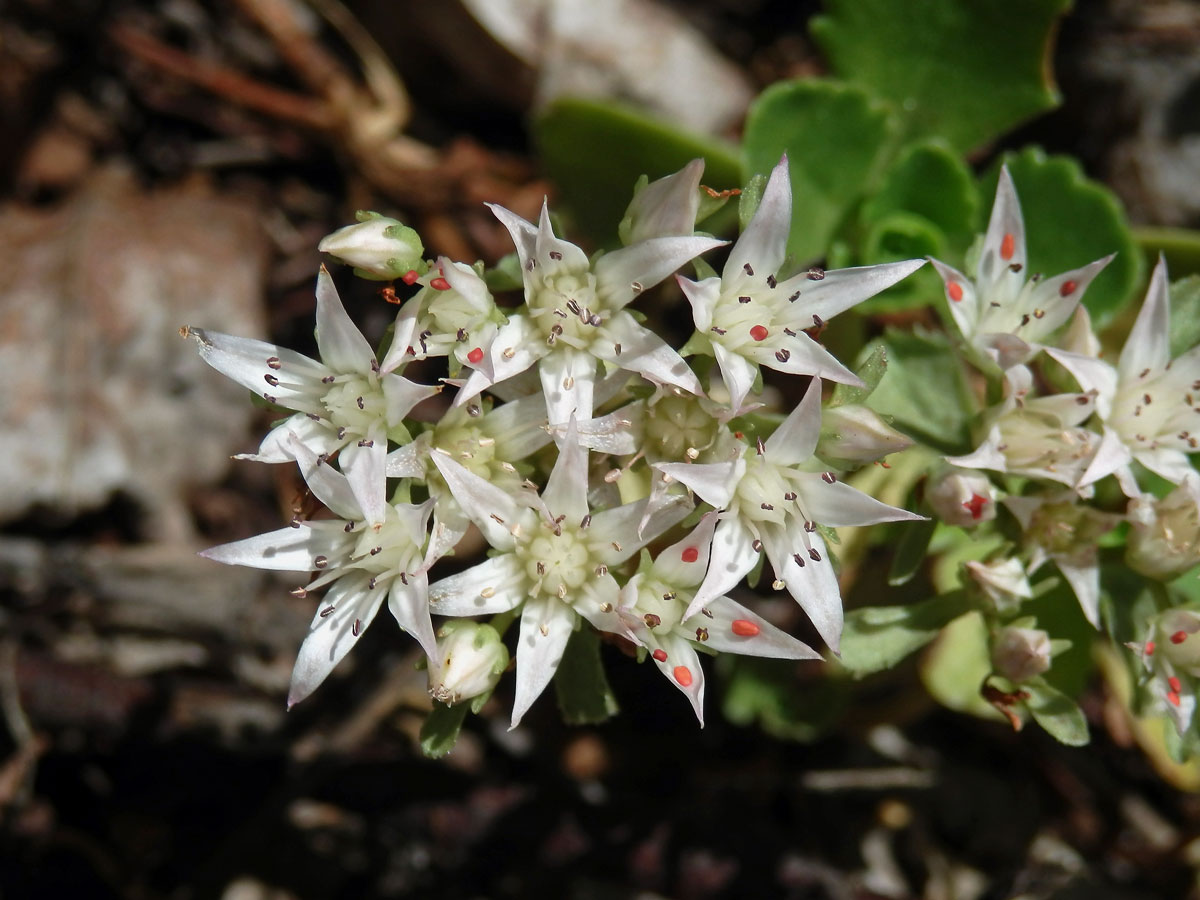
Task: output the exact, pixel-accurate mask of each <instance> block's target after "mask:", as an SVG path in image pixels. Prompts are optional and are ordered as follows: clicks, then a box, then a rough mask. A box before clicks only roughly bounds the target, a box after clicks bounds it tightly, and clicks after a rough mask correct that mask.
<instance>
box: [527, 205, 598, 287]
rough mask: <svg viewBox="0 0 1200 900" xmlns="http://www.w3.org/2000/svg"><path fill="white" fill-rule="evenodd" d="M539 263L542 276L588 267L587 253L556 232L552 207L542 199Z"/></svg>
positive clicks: (582, 269) (538, 237) (539, 222)
mask: <svg viewBox="0 0 1200 900" xmlns="http://www.w3.org/2000/svg"><path fill="white" fill-rule="evenodd" d="M537 265H538V267H539V268H540V269H541V275H542V277H545V276H547V275H550V276H554V275H557V274H559V273H563V272H579V271H586V270H587V269H588V258H587V254H586V253H584V252H583V251H582V250H581V249H579V248H578V247H576V246H575V245H574V244H572V243H571V242H570V241H564V240H563V239H562V238H560V237H557V236H556V235H555V234H554V227H553V226H552V225H551V224H550V208H549V207H548V206H547V205H546V201H545V200H543V201H542V212H541V215H540V216H538V229H537Z"/></svg>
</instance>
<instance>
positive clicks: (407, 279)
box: [400, 269, 421, 286]
mask: <svg viewBox="0 0 1200 900" xmlns="http://www.w3.org/2000/svg"><path fill="white" fill-rule="evenodd" d="M420 277H421V276H420V275H419V274H417V270H416V269H409V270H408V271H407V272H405V273H404V274H403V275H401V276H400V280H401V281H403V282H404V283H405V284H407V285H409V286H412V285H414V284H416V283H417V279H418V278H420Z"/></svg>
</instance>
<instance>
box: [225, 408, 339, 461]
mask: <svg viewBox="0 0 1200 900" xmlns="http://www.w3.org/2000/svg"><path fill="white" fill-rule="evenodd" d="M293 438H294V439H296V440H298V441H300V443H301V444H303V445H304V446H305V447H307V448H308V449H309V450H311V451H312V452H313V453H315V454H316V455H317V456H320V455H321V454H330V453H332V452H333V451H334V450H336V449H338V447H340V446H341V445H342V444H343V443H345V441H339V440H338V437H337V432H336V431H334V430H333V428H332V427H331V426H330V425H329V423H328V422H326V421H325V420H323V419H322V420H319V421H318V420H314V419H310V418H309V417H308V415H307V414H306V413H296V414H295V415H294V416H291V417H290V418H287V419H284V420H283V421H282V422H280V423H279V424H278V425H276V426H275V427H274V428H272V429H271V430H270V431H268V432H267V436H266V437H264V438H263V441H262V443H261V444H259V445H258V452H257V453H239V454H238V455H237V456H236V457H235V458H236V459H248V460H253V461H254V462H265V463H281V462H291V461H292V460H293V458H294V457H293V456H292V453H291V450H290V449H289V446H290V444H289V442H290V441H291V440H292V439H293Z"/></svg>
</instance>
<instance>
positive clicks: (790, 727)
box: [716, 654, 851, 741]
mask: <svg viewBox="0 0 1200 900" xmlns="http://www.w3.org/2000/svg"><path fill="white" fill-rule="evenodd" d="M716 664H717V665H716V668H717V671H718V673H719V674H720V676H721V679H722V687H723V690H722V691H721V712H722V713H723V714H724V716H725V718H726V719H728V720H729V721H730V722H732V723H733V724H734V725H742V726H749V725H753V724H755V723H757V724H758V726H759V727H760V728H762V730H763V731H765V732H767V733H768V734H771V735H774V736H775V737H778V738H784V739H786V740H794V741H811V740H815V739H816V738H818V737H820V736H821V735H822V734H823V733H825V732H827V731H828V730H829V729H830V728H831V727H832V726H833V725H834V724H835V723H836V722H837V721H838V719H839V718H840V717H841V715H842V714H843V713H844V712H845V711H846V709H847V707H848V705H849V703H850V700H851V694H850V689H849V683H848V681H847V680H846V679H835V678H816V679H813V680H811V681H808V682H807V683H806V684H805V685H804V686H803V689H802V690H797V684H796V678H797V668H796V664H795V663H793V662H791V661H788V660H780V659H762V658H759V657H754V656H734V655H733V654H722V655H721V656H719V657H717V660H716Z"/></svg>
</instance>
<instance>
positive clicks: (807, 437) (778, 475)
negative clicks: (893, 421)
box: [657, 378, 922, 651]
mask: <svg viewBox="0 0 1200 900" xmlns="http://www.w3.org/2000/svg"><path fill="white" fill-rule="evenodd" d="M820 433H821V381H820V379H818V378H814V379H813V380H812V383H811V384H810V385H809V387H808V391H807V392H806V393H805V395H804V399H802V400H801V401H800V403H799V405H797V407H796V408H795V409H794V410H793V411H792V412H791V414H790V415H789V416H788V417H787V418H786V419H785V420H784V421H783V423H782V424H781V425H780V426H779V428H777V429H776V430H775V433H774V434H772V435H771V437H770V438H768V439H767V441H766V442H760V443H759V444H758V445H757V446H756V447H749V448H747V449H746V451H745V452H744V453H743V454H741V455H739V456H738V457H737V458H736V459H734V460H730V461H728V462H723V463H695V464H689V463H660V464H659V465H658V466H657V468H658V469H660V470H661V471H662V472H663V473H664V474H666V475H667V476H669V477H670V478H673V479H675V480H677V481H680V482H682V483H683V484H685V485H686V486H687V487H689V488H691V489H692V490H693V491H695V493H696V494H698V495H699V496H700V497H701V498H702V499H703V500H704V501H705V502H707V503H710V504H712V505H713V506H714V507H716V508H718V509H723V510H724V512H723V513H722V514H721V516H720V521H719V523H718V525H717V527H716V532H715V534H714V537H713V548H712V558H711V561H710V563H709V567H708V574H707V576H706V577H705V579H704V582H703V583H702V584H701V585H700V587H699V588H698V589H697V590H696V593H695V595H694V596H693V598H692V602H691V603H690V604H689V605H688V609H687V611H686V614H685V616H684V618H685V619H688V618H691V616H693V615H695V613H696V612H698V611H699V610H700V609H702V608H703V607H705V606H706V605H708V604H709V603H710V602H711V601H713V600H715V599H716V598H717V597H720V596H723V595H724V594H726V593H728V592H729V590H730V589H731V588H733V586H734V585H736V584H737V583H738V582H739V581H741V580H742V578H743V576H745V575H746V574H747V573H748V572H749V571H750V570H751V569H753V568H754V566H755V564H756V563H757V561H758V555H759V553H760V552H761V551H763V550H765V551H766V553H767V559H769V560H770V562H771V566H772V567H773V568H774V570H775V576H776V582H775V584H776V586H777V587H778V588H780V589H782V588H784V587H786V588H787V590H788V591H789V592H790V593H791V595H792V597H794V598H795V600H796V601H797V602H798V603H799V604H800V606H801V607H802V608H803V609H804V611H805V612H806V613H807V614H808V617H809V618H810V619H812V622H813V624H814V625H815V626H816V628H817V631H818V632H820V634H821V637H822V638H823V639H824V640H825V642H826V643H827V644H829V646H830V647H831V648H833V649H834V650H835V651H836V650H837V649H838V646H839V642H840V640H841V634H842V595H841V589H840V588H839V587H838V583H837V578H836V576H835V575H834V572H833V566H832V564H831V563H830V561H829V559H828V558H827V556H826V550H825V542H824V541H823V540H822V538H821V535H820V533H819V532H818V531H817V526H818V525H823V526H827V527H840V526H843V525H871V524H874V523H877V522H898V521H905V520H913V519H921V518H922V516H918V515H916V514H915V513H910V512H908V511H907V510H903V509H897V508H895V507H893V506H888V505H887V504H885V503H880V502H879V501H878V500H875V499H874V498H872V497H869V496H867V495H866V494H864V493H862V492H861V491H858V490H856V489H854V488H852V487H850V486H849V485H847V484H843V483H842V482H840V481H839V480H838V478H837V476H836V475H835V474H834V473H833V472H829V471H824V472H822V471H815V472H814V471H805V470H804V468H803V466H805V465H813V464H814V462H815V460H814V459H813V451H814V450H815V449H816V446H817V439H818V437H819V436H820Z"/></svg>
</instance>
